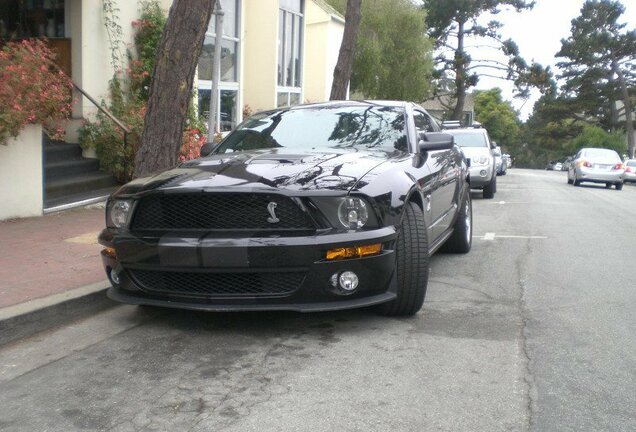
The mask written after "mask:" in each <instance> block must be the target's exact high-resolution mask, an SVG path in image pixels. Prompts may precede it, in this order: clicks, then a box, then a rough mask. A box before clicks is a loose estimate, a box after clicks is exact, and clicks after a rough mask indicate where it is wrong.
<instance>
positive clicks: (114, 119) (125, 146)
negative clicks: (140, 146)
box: [71, 81, 131, 148]
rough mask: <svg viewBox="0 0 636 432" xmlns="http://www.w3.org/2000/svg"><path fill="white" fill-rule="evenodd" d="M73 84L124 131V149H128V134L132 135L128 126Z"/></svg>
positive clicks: (74, 85)
mask: <svg viewBox="0 0 636 432" xmlns="http://www.w3.org/2000/svg"><path fill="white" fill-rule="evenodd" d="M71 82H72V83H73V87H75V88H76V89H77V90H78V91H79V92H80V93H81V94H82V95H83V96H84V97H86V99H88V100H89V101H91V102H92V103H93V105H95V106H96V107H97V109H98V110H100V111H101V112H102V113H104V115H106V117H108V118H109V119H110V120H111V121H112V122H113V123H115V124H116V125H117V126H119V127H120V128H121V129H122V130H123V131H124V148H127V147H128V134H130V133H131V130H130V129H129V128H127V127H126V125H124V124H123V123H122V122H121V120H119V119H118V118H117V117H115V116H114V115H113V113H111V112H110V111H109V110H108V109H106V108H104V107H103V106H101V105H100V104H99V103H98V102H97V101H96V100H95V99H94V98H93V97H92V96H91V95H89V94H88V93H86V91H85V90H84V89H83V88H81V87H80V86H78V85H77V84H75V82H74V81H71Z"/></svg>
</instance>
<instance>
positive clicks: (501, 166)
mask: <svg viewBox="0 0 636 432" xmlns="http://www.w3.org/2000/svg"><path fill="white" fill-rule="evenodd" d="M493 154H494V155H495V170H496V172H497V175H505V174H506V170H507V169H508V159H506V158H505V157H504V155H503V153H502V152H501V147H499V146H496V147H495V149H494V150H493Z"/></svg>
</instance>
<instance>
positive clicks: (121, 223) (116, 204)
mask: <svg viewBox="0 0 636 432" xmlns="http://www.w3.org/2000/svg"><path fill="white" fill-rule="evenodd" d="M131 207H132V205H131V202H130V200H112V201H110V202H109V203H108V207H107V211H106V225H107V226H108V227H109V228H125V227H126V225H127V224H128V218H129V216H130V209H131Z"/></svg>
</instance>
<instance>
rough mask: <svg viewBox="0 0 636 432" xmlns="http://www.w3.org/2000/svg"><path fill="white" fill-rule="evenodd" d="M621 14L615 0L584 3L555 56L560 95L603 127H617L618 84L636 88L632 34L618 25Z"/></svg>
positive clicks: (635, 46)
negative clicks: (559, 59)
mask: <svg viewBox="0 0 636 432" xmlns="http://www.w3.org/2000/svg"><path fill="white" fill-rule="evenodd" d="M624 12H625V7H624V6H623V5H622V4H621V3H620V2H619V1H614V0H587V1H586V2H585V3H584V5H583V7H582V8H581V15H580V16H579V17H577V18H575V19H574V20H572V28H571V35H570V36H569V37H568V38H567V39H564V40H562V41H561V50H560V51H559V52H558V53H557V56H558V57H561V58H563V59H564V60H563V61H561V62H560V63H558V66H559V67H560V68H561V70H562V75H561V78H563V79H564V80H565V83H564V85H563V87H562V92H563V93H564V95H566V96H568V97H570V98H572V99H574V100H575V103H576V108H577V111H576V112H577V113H579V114H585V115H586V116H589V117H594V118H596V119H597V120H598V121H600V122H601V124H602V125H603V126H604V127H605V128H614V127H615V126H616V118H615V116H613V113H612V104H613V103H614V101H617V100H621V99H623V97H622V95H621V91H620V87H621V85H622V84H624V85H625V86H626V87H628V88H629V87H631V88H634V87H636V61H635V59H636V30H633V29H632V30H629V31H627V30H626V29H625V24H619V23H618V20H619V18H620V17H621V15H622V14H623V13H624ZM621 81H623V82H622V83H621Z"/></svg>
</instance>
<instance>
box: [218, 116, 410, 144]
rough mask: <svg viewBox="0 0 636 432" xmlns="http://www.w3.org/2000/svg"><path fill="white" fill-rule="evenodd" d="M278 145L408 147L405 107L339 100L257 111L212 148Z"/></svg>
mask: <svg viewBox="0 0 636 432" xmlns="http://www.w3.org/2000/svg"><path fill="white" fill-rule="evenodd" d="M280 147H284V148H289V149H293V150H295V151H320V150H340V149H342V150H347V151H359V150H367V151H368V150H371V151H374V150H378V151H383V152H390V153H392V152H396V151H398V152H406V151H408V147H407V140H406V131H405V122H404V109H403V108H400V107H383V106H376V105H371V106H353V107H352V106H340V107H315V108H301V109H291V110H285V111H277V112H274V113H271V112H269V113H264V114H257V115H254V116H252V117H250V118H249V119H247V120H246V121H245V122H244V123H242V124H241V125H240V126H239V127H238V128H237V129H236V131H234V132H232V133H231V134H230V135H228V136H227V138H226V139H225V140H224V141H223V142H222V143H221V145H220V146H219V147H218V149H217V150H216V152H217V153H228V152H236V151H249V150H258V149H265V148H280Z"/></svg>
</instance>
